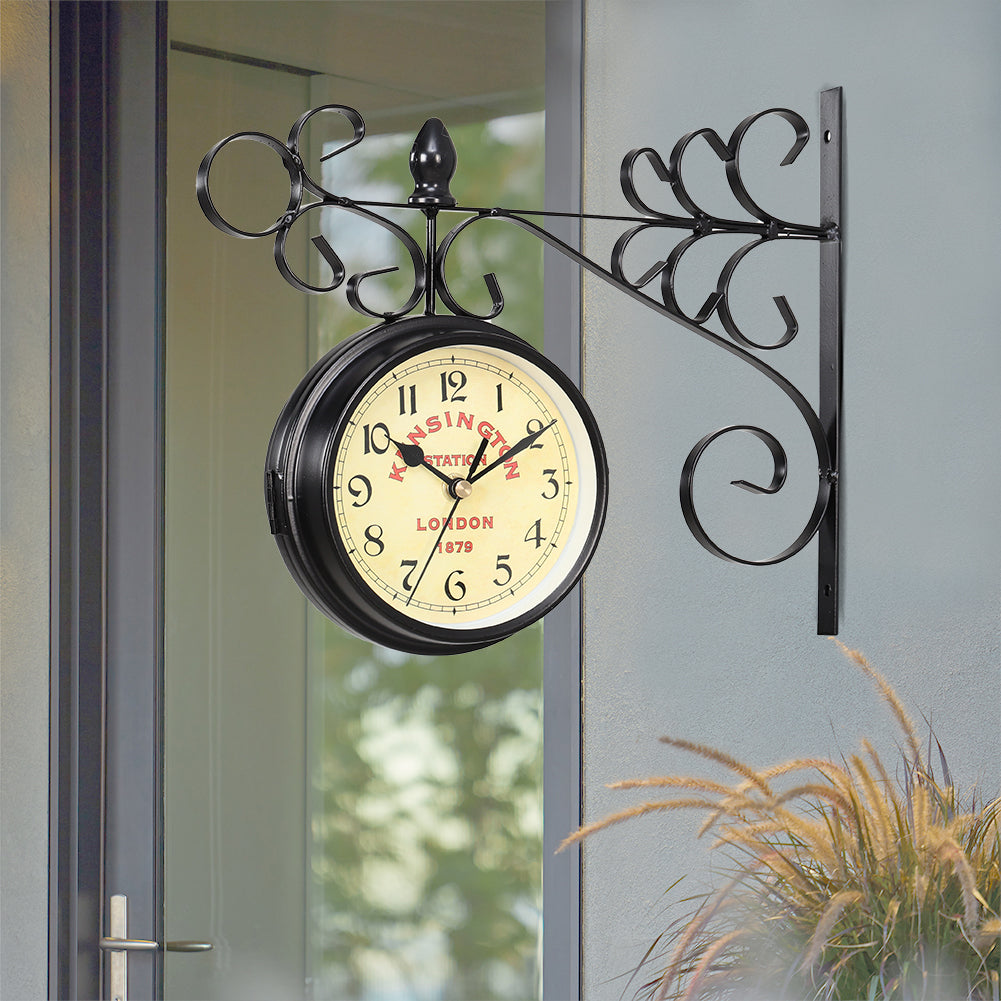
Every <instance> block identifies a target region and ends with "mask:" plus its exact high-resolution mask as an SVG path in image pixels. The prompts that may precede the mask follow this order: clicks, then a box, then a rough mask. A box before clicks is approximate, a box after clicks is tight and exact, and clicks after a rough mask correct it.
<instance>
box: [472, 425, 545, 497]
mask: <svg viewBox="0 0 1001 1001" xmlns="http://www.w3.org/2000/svg"><path fill="white" fill-rule="evenodd" d="M555 423H556V420H555V418H554V419H553V420H551V421H550V422H549V423H548V424H547V425H546V426H545V427H543V428H539V430H538V431H533V432H532V433H531V434H527V435H525V437H524V438H522V439H521V441H519V442H518V443H517V444H515V445H512V446H511V447H510V448H509V449H508V450H507V451H506V452H505V453H504V454H503V455H501V456H498V457H497V458H496V459H494V461H493V462H491V463H490V465H489V466H486V467H485V468H484V469H481V470H480V471H479V472H478V473H476V474H475V475H473V476H470V477H469V482H470V483H475V482H476V481H477V480H478V479H479V478H480V477H481V476H486V474H487V473H489V472H490V470H491V469H496V467H497V466H499V465H501V463H504V462H507V461H508V460H509V459H511V458H512V457H513V456H515V455H517V454H518V453H519V452H521V451H524V450H525V449H526V448H528V447H529V445H531V444H533V442H534V441H535V439H536V438H538V437H539V435H541V434H543V433H544V432H546V431H548V430H549V429H550V428H551V427H552V426H553V425H554V424H555Z"/></svg>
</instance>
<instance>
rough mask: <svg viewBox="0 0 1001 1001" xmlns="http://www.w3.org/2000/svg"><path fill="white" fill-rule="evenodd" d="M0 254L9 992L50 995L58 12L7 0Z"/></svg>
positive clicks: (2, 799) (0, 597)
mask: <svg viewBox="0 0 1001 1001" xmlns="http://www.w3.org/2000/svg"><path fill="white" fill-rule="evenodd" d="M0 32H2V46H0V48H2V53H3V58H2V64H0V65H2V85H0V96H2V101H3V107H2V113H0V123H2V129H3V134H2V147H3V170H2V171H0V190H2V205H0V217H2V220H3V239H2V251H0V274H2V276H3V278H2V283H3V284H2V293H0V405H2V416H0V448H2V457H3V475H2V480H0V548H2V567H0V693H2V697H0V845H2V850H0V901H2V902H0V997H4V998H42V997H46V996H47V994H46V982H47V981H46V948H47V945H48V942H47V939H48V918H47V913H48V908H47V888H48V880H47V875H46V874H47V871H48V788H49V783H48V753H49V735H48V719H49V643H48V638H49V625H48V608H49V576H48V571H49V560H48V545H47V543H48V536H49V505H48V497H49V229H48V208H49V189H48V176H49V171H48V164H49V132H48V128H49V7H48V4H47V3H42V2H19V3H14V2H9V0H8V2H5V3H3V5H2V9H0Z"/></svg>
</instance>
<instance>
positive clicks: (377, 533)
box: [363, 525, 386, 556]
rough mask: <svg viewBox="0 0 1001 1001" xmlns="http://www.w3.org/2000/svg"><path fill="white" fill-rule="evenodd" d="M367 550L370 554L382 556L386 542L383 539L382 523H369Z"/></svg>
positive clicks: (366, 535)
mask: <svg viewBox="0 0 1001 1001" xmlns="http://www.w3.org/2000/svg"><path fill="white" fill-rule="evenodd" d="M365 539H366V542H365V545H364V547H363V548H364V549H365V552H366V553H368V555H369V556H381V555H382V551H383V550H384V549H385V548H386V544H385V543H384V542H383V541H382V525H369V526H368V528H366V529H365Z"/></svg>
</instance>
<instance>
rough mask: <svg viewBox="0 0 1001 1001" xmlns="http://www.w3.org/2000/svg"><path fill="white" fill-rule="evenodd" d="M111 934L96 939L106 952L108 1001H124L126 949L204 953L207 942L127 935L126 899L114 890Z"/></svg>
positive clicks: (126, 998) (125, 998) (126, 994)
mask: <svg viewBox="0 0 1001 1001" xmlns="http://www.w3.org/2000/svg"><path fill="white" fill-rule="evenodd" d="M109 918H110V920H109V924H110V926H111V927H110V931H111V934H110V935H107V936H105V937H104V938H102V939H100V941H99V942H98V945H99V946H100V947H101V948H102V949H104V950H105V951H106V952H109V953H110V954H111V955H110V959H111V970H110V974H111V975H110V978H109V986H110V988H111V1001H128V966H127V964H128V954H129V953H130V952H156V951H157V950H159V949H161V948H162V949H163V950H164V951H165V952H208V951H209V949H211V948H212V943H211V942H190V941H180V942H164V943H163V945H162V946H161V945H160V943H159V942H154V941H152V940H151V939H146V938H129V937H128V898H127V897H126V896H125V895H124V894H122V893H116V894H115V895H114V896H112V898H111V908H110V914H109Z"/></svg>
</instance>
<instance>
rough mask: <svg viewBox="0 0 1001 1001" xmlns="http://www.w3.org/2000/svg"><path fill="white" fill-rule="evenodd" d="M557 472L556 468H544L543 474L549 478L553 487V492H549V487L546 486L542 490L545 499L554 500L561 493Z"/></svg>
mask: <svg viewBox="0 0 1001 1001" xmlns="http://www.w3.org/2000/svg"><path fill="white" fill-rule="evenodd" d="M555 474H556V470H555V469H543V470H542V475H543V476H546V477H548V478H549V486H551V487H552V488H553V492H552V493H549V487H546V489H545V490H543V491H542V496H543V498H544V499H545V500H553V499H555V498H556V497H557V496H558V495H559V492H560V485H559V483H558V482H557V481H556V478H555Z"/></svg>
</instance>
